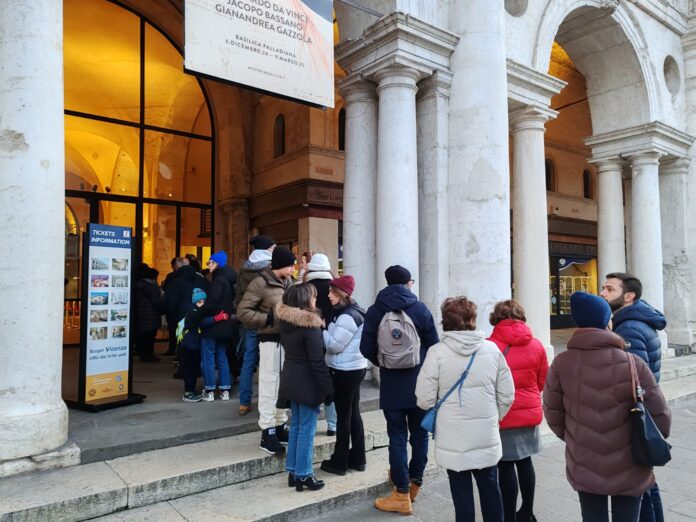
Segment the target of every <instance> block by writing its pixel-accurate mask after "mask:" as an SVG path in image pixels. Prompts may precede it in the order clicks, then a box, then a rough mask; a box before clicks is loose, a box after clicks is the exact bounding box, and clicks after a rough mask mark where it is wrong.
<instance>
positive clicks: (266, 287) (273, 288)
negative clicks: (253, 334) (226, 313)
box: [237, 268, 291, 342]
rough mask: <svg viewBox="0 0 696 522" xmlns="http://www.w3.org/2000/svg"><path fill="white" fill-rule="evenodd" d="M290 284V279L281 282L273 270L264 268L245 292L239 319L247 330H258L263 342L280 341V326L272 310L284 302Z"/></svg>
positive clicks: (240, 303) (240, 304) (238, 308)
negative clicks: (266, 340)
mask: <svg viewBox="0 0 696 522" xmlns="http://www.w3.org/2000/svg"><path fill="white" fill-rule="evenodd" d="M290 284H291V280H290V279H286V280H285V281H281V280H280V279H277V278H276V276H275V275H274V274H273V270H271V269H270V268H264V269H263V270H261V272H259V276H258V277H257V278H255V279H254V280H253V281H252V282H251V283H249V286H248V287H247V289H246V291H245V292H244V296H243V297H242V300H241V301H240V302H239V306H238V307H237V317H238V318H239V320H240V321H241V322H242V324H244V327H245V328H247V329H249V330H257V333H258V334H259V335H260V336H264V337H263V338H261V339H259V340H260V341H261V342H263V341H264V339H268V340H273V338H275V340H278V338H279V337H278V334H279V333H280V324H279V322H278V321H277V318H276V317H275V316H274V314H273V311H272V309H273V308H274V307H275V306H276V305H277V304H279V303H280V302H281V301H282V299H283V293H284V292H285V289H286V288H287V287H288V286H290ZM266 336H271V337H266Z"/></svg>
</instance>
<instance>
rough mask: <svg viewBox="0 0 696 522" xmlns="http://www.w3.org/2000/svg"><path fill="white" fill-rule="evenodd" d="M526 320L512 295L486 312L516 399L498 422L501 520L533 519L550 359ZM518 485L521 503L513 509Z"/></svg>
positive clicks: (525, 520)
mask: <svg viewBox="0 0 696 522" xmlns="http://www.w3.org/2000/svg"><path fill="white" fill-rule="evenodd" d="M526 320H527V319H526V317H525V315H524V308H522V305H520V304H519V303H518V302H517V301H515V300H514V299H510V300H508V301H501V302H499V303H497V304H496V305H495V308H494V309H493V312H492V313H491V315H490V322H491V324H492V325H493V327H494V328H493V333H492V334H491V337H490V340H491V341H493V342H494V343H495V344H497V345H498V348H499V349H500V351H501V352H503V354H504V355H505V360H506V361H507V364H508V366H509V367H510V371H511V372H512V378H513V380H514V381H515V401H514V402H513V403H512V407H511V408H510V411H509V412H508V414H507V415H506V416H505V418H504V419H503V420H502V421H501V422H500V439H501V441H502V443H503V457H502V458H501V460H500V462H499V463H498V481H499V483H500V491H501V493H502V495H503V507H504V509H505V522H516V521H524V522H536V517H535V516H534V512H533V508H534V487H535V483H536V475H535V474H534V466H533V465H532V455H534V454H535V453H539V452H540V451H541V437H540V435H539V424H541V420H542V418H543V412H542V409H541V392H542V390H543V389H544V382H545V381H546V372H547V371H548V369H549V363H548V361H547V359H546V350H545V349H544V346H543V345H542V344H541V342H540V341H539V340H538V339H535V338H534V336H533V335H532V331H531V330H530V329H529V326H527V324H526V323H525V321H526ZM518 489H519V491H520V492H521V494H522V506H521V507H520V510H519V511H518V512H516V509H517V491H518Z"/></svg>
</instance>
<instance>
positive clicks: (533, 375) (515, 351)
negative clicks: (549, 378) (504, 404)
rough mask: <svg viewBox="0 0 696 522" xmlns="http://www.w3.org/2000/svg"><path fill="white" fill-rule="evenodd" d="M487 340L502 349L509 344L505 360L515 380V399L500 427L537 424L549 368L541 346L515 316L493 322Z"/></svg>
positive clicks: (521, 426) (540, 413)
mask: <svg viewBox="0 0 696 522" xmlns="http://www.w3.org/2000/svg"><path fill="white" fill-rule="evenodd" d="M490 340H491V341H493V342H494V343H495V344H497V345H498V348H499V349H500V351H501V352H505V349H506V348H507V347H508V346H510V350H508V352H507V355H506V356H505V360H506V361H507V364H508V366H509V367H510V371H512V378H513V380H514V381H515V402H513V403H512V408H510V411H509V412H508V414H507V415H506V416H505V418H504V419H503V420H502V421H501V422H500V429H501V430H507V429H511V428H526V427H531V426H538V425H539V424H541V419H542V417H543V413H542V410H541V392H542V391H543V389H544V382H546V373H547V372H548V370H549V362H548V360H547V359H546V350H545V349H544V346H543V345H542V344H541V342H540V341H539V340H538V339H535V338H534V337H533V336H532V331H531V330H530V329H529V326H527V325H526V323H524V322H523V321H517V320H515V319H505V320H503V321H500V322H499V323H498V324H497V325H495V328H493V333H492V334H491V337H490Z"/></svg>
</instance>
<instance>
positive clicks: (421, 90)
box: [418, 71, 453, 100]
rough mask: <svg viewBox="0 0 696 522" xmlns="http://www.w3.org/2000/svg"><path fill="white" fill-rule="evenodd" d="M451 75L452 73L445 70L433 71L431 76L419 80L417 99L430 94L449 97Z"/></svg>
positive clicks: (428, 96)
mask: <svg viewBox="0 0 696 522" xmlns="http://www.w3.org/2000/svg"><path fill="white" fill-rule="evenodd" d="M452 76H453V75H452V73H450V72H447V71H435V72H434V73H433V74H432V75H431V76H428V77H427V78H424V79H423V80H421V81H420V83H419V84H418V99H420V100H422V99H425V98H430V97H432V96H441V97H443V98H449V93H450V87H451V86H452Z"/></svg>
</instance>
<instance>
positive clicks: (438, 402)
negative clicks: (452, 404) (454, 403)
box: [435, 352, 476, 410]
mask: <svg viewBox="0 0 696 522" xmlns="http://www.w3.org/2000/svg"><path fill="white" fill-rule="evenodd" d="M475 358H476V352H474V353H473V354H471V359H469V364H468V365H467V366H466V370H464V373H462V376H461V377H460V378H459V380H458V381H457V382H455V383H454V385H453V386H452V387H451V388H450V389H449V390H448V391H447V393H445V396H444V397H443V398H442V399H440V400H439V401H437V402H436V403H435V409H436V410H439V409H440V406H442V404H443V403H444V402H445V401H446V400H447V397H449V396H450V395H451V394H452V392H453V391H454V390H455V389H456V388H458V387H459V386H461V385H462V384H463V383H464V380H465V379H466V376H467V375H469V369H470V368H471V364H472V363H473V362H474V359H475Z"/></svg>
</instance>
